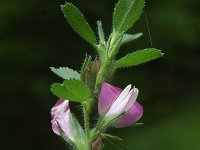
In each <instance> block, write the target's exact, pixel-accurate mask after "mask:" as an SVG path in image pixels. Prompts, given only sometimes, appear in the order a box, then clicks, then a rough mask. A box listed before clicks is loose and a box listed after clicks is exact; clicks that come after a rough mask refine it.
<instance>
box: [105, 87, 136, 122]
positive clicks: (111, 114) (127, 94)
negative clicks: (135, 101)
mask: <svg viewBox="0 0 200 150" xmlns="http://www.w3.org/2000/svg"><path fill="white" fill-rule="evenodd" d="M130 89H131V85H128V86H127V87H126V88H125V89H124V90H123V91H122V93H121V94H120V95H119V97H118V98H117V99H116V101H115V102H114V103H113V104H112V106H111V108H110V109H109V111H108V113H107V114H106V118H111V119H114V118H115V117H117V116H118V115H120V114H121V113H123V110H124V109H125V106H126V105H127V103H128V102H129V99H130V98H131V97H132V95H133V90H131V91H130Z"/></svg>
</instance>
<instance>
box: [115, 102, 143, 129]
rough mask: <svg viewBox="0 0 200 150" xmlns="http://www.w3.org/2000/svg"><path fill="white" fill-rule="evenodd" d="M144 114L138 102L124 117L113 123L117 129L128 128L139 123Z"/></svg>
mask: <svg viewBox="0 0 200 150" xmlns="http://www.w3.org/2000/svg"><path fill="white" fill-rule="evenodd" d="M142 114H143V108H142V106H141V105H140V104H139V103H138V102H137V101H136V102H135V103H134V104H133V105H132V106H131V107H130V109H129V110H128V112H126V113H125V114H124V115H123V116H121V117H120V118H119V119H117V120H116V121H115V122H113V126H114V127H116V128H122V127H127V126H129V125H131V124H133V123H135V122H136V121H138V120H139V119H140V118H141V117H142Z"/></svg>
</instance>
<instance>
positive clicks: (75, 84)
mask: <svg viewBox="0 0 200 150" xmlns="http://www.w3.org/2000/svg"><path fill="white" fill-rule="evenodd" d="M51 91H52V93H53V94H54V95H56V96H58V97H59V98H63V99H68V100H70V101H74V102H84V101H86V100H88V99H90V97H91V93H90V90H89V88H88V87H87V86H86V85H85V84H84V83H83V82H82V81H80V80H65V81H64V83H63V84H59V83H55V84H53V85H52V86H51Z"/></svg>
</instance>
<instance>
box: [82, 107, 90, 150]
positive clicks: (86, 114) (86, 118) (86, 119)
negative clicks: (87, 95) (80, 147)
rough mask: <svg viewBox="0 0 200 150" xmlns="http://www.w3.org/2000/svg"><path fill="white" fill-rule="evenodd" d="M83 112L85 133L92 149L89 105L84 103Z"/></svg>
mask: <svg viewBox="0 0 200 150" xmlns="http://www.w3.org/2000/svg"><path fill="white" fill-rule="evenodd" d="M83 112H84V124H85V134H86V138H87V145H88V149H89V150H90V147H91V145H90V142H89V141H90V140H89V139H90V123H89V110H88V109H87V105H83Z"/></svg>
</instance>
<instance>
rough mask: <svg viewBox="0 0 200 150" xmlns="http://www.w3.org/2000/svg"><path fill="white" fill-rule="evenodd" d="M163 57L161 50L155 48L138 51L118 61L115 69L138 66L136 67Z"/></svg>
mask: <svg viewBox="0 0 200 150" xmlns="http://www.w3.org/2000/svg"><path fill="white" fill-rule="evenodd" d="M163 55H164V53H161V51H160V50H158V49H155V48H148V49H144V50H138V51H136V52H133V53H131V54H128V55H126V56H125V57H123V58H121V59H119V60H118V61H116V62H115V68H124V67H131V66H136V65H139V64H142V63H146V62H149V61H151V60H154V59H157V58H160V57H162V56H163Z"/></svg>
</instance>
